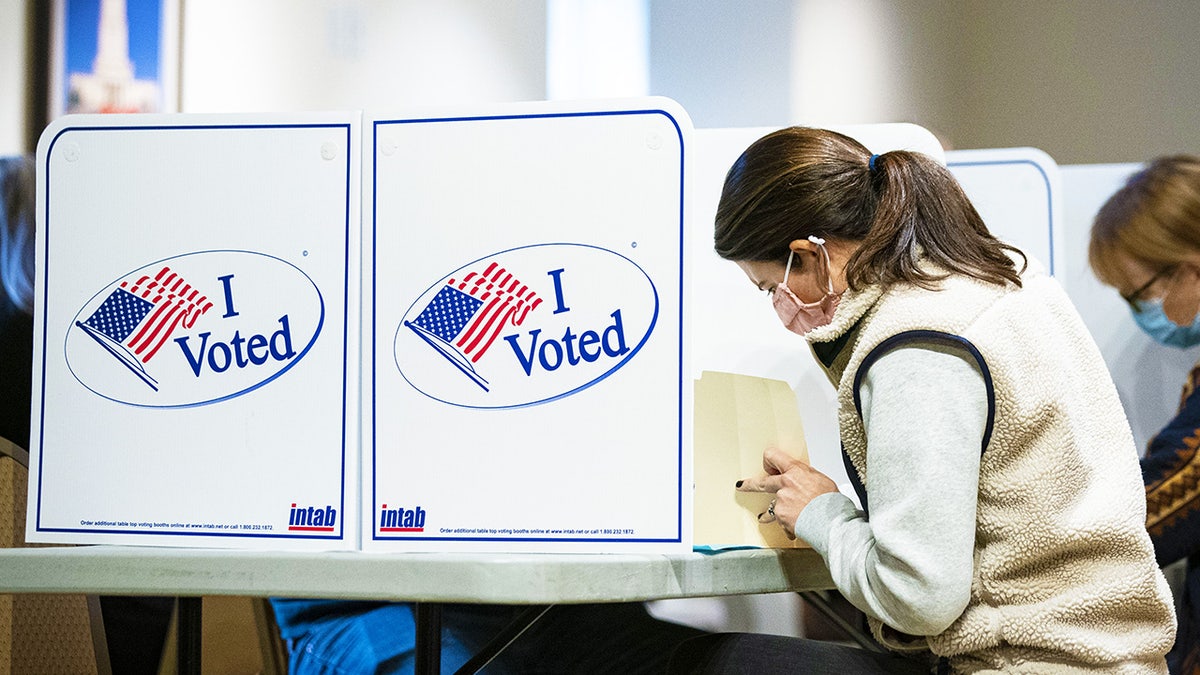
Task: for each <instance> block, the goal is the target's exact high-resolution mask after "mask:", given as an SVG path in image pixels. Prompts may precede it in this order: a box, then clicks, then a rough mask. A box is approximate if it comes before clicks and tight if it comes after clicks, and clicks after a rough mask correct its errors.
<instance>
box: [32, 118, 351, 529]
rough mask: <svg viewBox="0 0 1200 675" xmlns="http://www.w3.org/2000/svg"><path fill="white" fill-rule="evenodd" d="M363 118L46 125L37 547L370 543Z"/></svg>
mask: <svg viewBox="0 0 1200 675" xmlns="http://www.w3.org/2000/svg"><path fill="white" fill-rule="evenodd" d="M359 117H360V115H359V114H358V113H337V114H323V115H270V116H220V117H206V116H195V115H186V116H111V117H110V116H81V117H67V118H62V119H60V120H58V121H57V122H55V123H54V124H52V125H51V126H50V127H49V128H48V129H47V130H46V131H45V133H44V134H43V136H42V139H41V142H40V144H39V147H38V153H37V162H38V231H37V256H36V258H37V265H36V269H37V283H36V287H37V294H36V302H35V312H36V313H35V334H34V343H35V344H34V352H35V354H34V357H35V366H34V392H33V398H34V401H35V404H34V411H33V417H32V433H31V442H30V445H31V447H30V451H31V452H30V472H29V476H30V490H29V494H30V504H29V509H28V525H27V530H26V535H27V538H28V540H29V541H34V542H69V543H70V542H77V543H87V542H94V543H128V544H157V545H178V546H213V547H242V548H321V549H329V548H333V549H339V548H353V547H355V546H356V537H357V513H356V508H357V504H358V478H357V474H358V469H357V462H358V448H357V436H358V431H357V429H358V420H357V410H358V402H357V396H358V389H357V376H356V373H357V369H358V345H357V324H358V320H359V318H358V306H359V301H358V297H357V282H356V280H357V278H358V276H359V271H358V259H359V254H358V241H359V239H360V236H359V232H358V228H359V224H360V220H361V219H360V216H359V204H360V193H361V191H360V187H359V178H360V167H361V158H360V154H359V153H360V147H361V140H360V138H359V129H360V122H359Z"/></svg>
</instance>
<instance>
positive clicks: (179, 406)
mask: <svg viewBox="0 0 1200 675" xmlns="http://www.w3.org/2000/svg"><path fill="white" fill-rule="evenodd" d="M207 253H245V254H248V255H257V256H262V257H264V258H270V259H272V260H274V261H276V262H281V263H283V264H284V265H287V266H288V267H291V268H292V269H294V270H296V271H297V272H299V273H300V275H301V276H303V277H304V278H305V279H307V280H308V283H310V284H312V287H313V290H314V291H316V292H317V302H319V303H320V305H321V314H320V316H319V317H318V318H317V328H316V330H315V331H313V336H312V339H311V340H309V341H308V344H307V345H305V346H304V349H302V350H300V353H299V354H297V355H296V358H294V359H292V360H291V361H289V362H288V364H287V365H286V366H284V367H283V368H280V369H279V370H278V371H276V372H275V374H274V375H271V376H270V377H268V378H267V379H265V380H263V381H261V382H257V383H255V384H253V385H251V386H249V387H247V388H245V389H242V390H241V391H237V392H234V393H232V394H226V395H225V396H221V397H219V398H214V399H209V400H207V401H198V402H195V403H180V404H177V405H150V404H147V403H132V402H130V401H122V400H121V399H119V398H113V397H112V396H106V395H104V394H102V393H100V392H98V391H96V390H95V389H93V388H91V387H90V386H88V384H87V383H86V382H84V381H83V379H81V378H80V377H79V375H78V374H76V373H75V369H74V368H73V367H72V366H71V358H70V355H69V354H68V352H67V338H66V337H64V338H63V361H64V362H65V363H66V364H67V370H69V371H71V376H72V377H74V378H75V381H76V382H78V383H79V384H81V385H83V388H84V389H87V390H88V391H90V392H92V393H93V394H95V395H97V396H99V397H100V398H105V399H108V400H110V401H112V402H114V403H120V404H122V405H128V406H133V407H135V408H157V409H160V410H179V409H183V408H198V407H200V406H203V405H211V404H213V403H220V402H222V401H228V400H229V399H231V398H237V397H238V396H241V395H243V394H248V393H250V392H252V391H254V390H255V389H258V388H259V387H262V386H264V385H266V384H268V383H270V382H272V381H273V380H275V379H276V378H278V377H279V376H280V375H283V374H284V373H286V372H287V371H289V370H291V369H292V366H294V365H296V364H297V363H299V362H300V360H301V359H303V358H304V356H305V355H306V354H308V350H310V349H312V346H313V345H314V344H316V342H317V338H318V337H319V336H320V335H321V329H322V328H323V327H324V326H325V296H323V295H321V289H320V287H318V286H317V282H315V281H313V279H312V277H310V276H308V273H307V272H305V271H304V270H302V269H300V268H299V267H296V266H295V265H293V264H292V263H290V262H288V261H286V260H284V259H283V258H279V257H277V256H273V255H270V254H269V253H261V252H259V251H247V250H243V249H212V250H203V251H192V252H191V253H181V254H179V255H173V256H168V257H166V258H161V259H159V260H155V261H154V262H149V263H146V264H145V265H142V266H141V267H136V268H134V269H132V270H129V271H128V272H126V273H125V274H122V275H119V276H118V277H117V278H116V279H113V280H112V281H110V282H108V284H107V285H106V286H104V288H101V289H100V290H99V291H97V292H96V293H95V294H94V295H92V297H90V298H88V299H87V302H84V303H83V306H82V307H80V308H79V311H77V312H75V317H74V319H73V320H72V322H71V327H74V326H75V323H74V320H75V319H78V318H79V315H80V314H82V313H83V310H84V308H85V307H87V306H88V305H91V304H92V302H93V301H95V299H96V298H98V297H100V294H101V293H103V292H104V291H105V290H106V289H109V288H112V287H113V284H116V283H117V282H119V281H120V280H121V279H123V278H125V277H126V276H128V275H130V274H132V273H134V272H136V271H138V270H141V269H145V268H147V267H153V266H155V265H158V264H160V263H164V262H166V261H168V260H175V259H177V258H186V257H188V256H193V255H204V254H207ZM70 332H71V328H68V329H67V335H68V336H69V335H70Z"/></svg>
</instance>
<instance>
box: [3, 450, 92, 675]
mask: <svg viewBox="0 0 1200 675" xmlns="http://www.w3.org/2000/svg"><path fill="white" fill-rule="evenodd" d="M28 466H29V453H28V452H26V451H25V450H24V449H23V448H21V447H20V446H17V445H16V444H14V443H12V442H11V441H9V440H7V439H5V438H0V546H2V547H5V548H22V547H26V546H33V544H26V543H25V503H26V495H27V488H28V482H29V469H28ZM0 673H97V674H98V675H111V669H110V667H109V662H108V647H107V643H106V641H105V637H104V622H103V619H102V618H101V614H100V600H99V598H98V597H97V596H85V595H68V594H20V595H0Z"/></svg>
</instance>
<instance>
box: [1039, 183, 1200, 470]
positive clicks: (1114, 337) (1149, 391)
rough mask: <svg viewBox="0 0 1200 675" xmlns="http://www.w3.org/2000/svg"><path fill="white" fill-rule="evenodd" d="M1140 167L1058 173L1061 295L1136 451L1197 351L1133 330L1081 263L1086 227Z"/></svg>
mask: <svg viewBox="0 0 1200 675" xmlns="http://www.w3.org/2000/svg"><path fill="white" fill-rule="evenodd" d="M1141 166H1142V165H1140V164H1093V165H1075V166H1064V167H1062V180H1063V185H1064V192H1065V195H1066V199H1065V224H1066V227H1065V230H1066V248H1065V250H1066V254H1067V255H1068V256H1069V257H1070V259H1071V262H1070V265H1069V267H1068V270H1069V271H1068V274H1067V275H1066V276H1065V278H1064V279H1063V283H1064V285H1065V286H1066V289H1067V293H1068V294H1069V295H1070V296H1071V299H1072V300H1073V301H1074V302H1075V305H1076V307H1078V308H1079V313H1080V315H1082V316H1083V321H1084V323H1085V324H1086V325H1087V327H1088V330H1089V331H1090V332H1091V334H1092V337H1094V338H1095V340H1096V344H1097V345H1099V347H1100V353H1101V355H1103V356H1104V361H1105V364H1106V365H1107V366H1108V370H1109V372H1110V373H1112V376H1113V381H1114V382H1115V383H1116V385H1117V393H1118V394H1119V395H1120V397H1121V404H1122V405H1123V406H1124V408H1125V414H1126V416H1127V417H1128V418H1129V425H1130V427H1131V428H1132V429H1133V438H1134V441H1135V442H1136V443H1137V446H1138V450H1139V451H1144V450H1145V447H1146V443H1147V442H1149V440H1150V439H1151V438H1153V437H1154V435H1155V434H1156V433H1158V431H1159V429H1161V428H1162V427H1163V425H1165V424H1166V423H1167V421H1169V420H1170V419H1171V417H1172V416H1174V414H1175V411H1176V409H1177V408H1178V406H1179V396H1180V392H1181V391H1182V389H1183V384H1184V382H1185V380H1186V378H1187V374H1188V372H1189V371H1190V370H1191V368H1192V366H1193V365H1195V363H1196V360H1197V359H1198V358H1200V348H1192V349H1176V348H1174V347H1164V346H1163V345H1160V344H1158V343H1157V342H1155V341H1154V340H1152V339H1150V337H1149V336H1147V335H1146V334H1145V333H1143V332H1142V331H1141V329H1139V328H1138V327H1137V324H1135V323H1134V322H1133V317H1132V316H1131V315H1130V312H1129V307H1128V306H1127V305H1126V304H1125V301H1123V300H1121V298H1120V296H1119V295H1118V294H1117V292H1116V290H1114V289H1112V288H1109V287H1107V286H1104V285H1103V284H1101V283H1100V281H1099V280H1097V279H1096V277H1095V275H1093V274H1092V271H1091V268H1090V267H1089V266H1088V262H1087V248H1088V239H1089V237H1090V231H1091V227H1092V221H1093V219H1094V218H1095V217H1096V213H1097V212H1098V211H1099V210H1100V207H1101V206H1102V205H1103V204H1104V202H1105V201H1106V200H1107V199H1108V198H1109V197H1110V196H1112V194H1113V193H1114V192H1116V191H1117V190H1118V189H1120V187H1121V186H1122V185H1123V184H1124V183H1125V181H1126V179H1128V178H1129V177H1130V176H1131V175H1132V174H1133V173H1134V172H1136V171H1138V170H1139V169H1140V168H1141Z"/></svg>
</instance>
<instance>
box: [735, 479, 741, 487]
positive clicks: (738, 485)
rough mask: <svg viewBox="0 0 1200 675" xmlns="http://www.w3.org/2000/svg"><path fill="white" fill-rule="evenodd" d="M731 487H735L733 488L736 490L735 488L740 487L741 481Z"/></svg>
mask: <svg viewBox="0 0 1200 675" xmlns="http://www.w3.org/2000/svg"><path fill="white" fill-rule="evenodd" d="M733 487H735V488H736V487H742V481H740V480H739V481H738V482H737V483H735V484H734V485H733Z"/></svg>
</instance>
